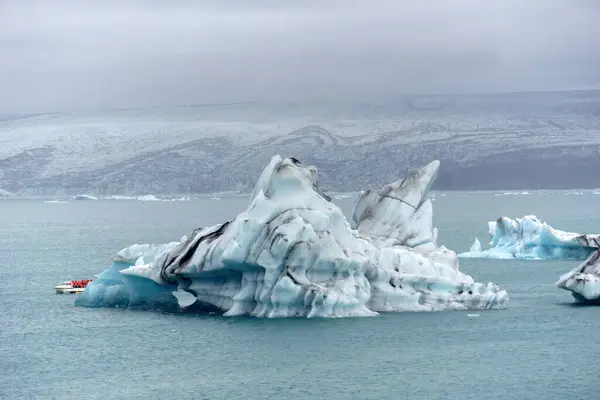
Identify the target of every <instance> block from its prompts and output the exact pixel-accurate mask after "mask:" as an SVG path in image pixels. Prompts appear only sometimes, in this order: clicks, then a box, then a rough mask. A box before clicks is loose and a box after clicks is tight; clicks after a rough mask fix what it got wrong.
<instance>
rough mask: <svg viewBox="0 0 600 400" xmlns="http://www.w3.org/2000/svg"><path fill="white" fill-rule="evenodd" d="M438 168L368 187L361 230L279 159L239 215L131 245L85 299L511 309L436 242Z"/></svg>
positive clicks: (322, 311) (305, 174)
mask: <svg viewBox="0 0 600 400" xmlns="http://www.w3.org/2000/svg"><path fill="white" fill-rule="evenodd" d="M438 168H439V162H438V161H434V162H432V163H430V164H428V165H427V166H425V167H423V168H422V169H420V170H418V171H414V172H412V173H411V174H410V175H409V176H408V177H407V178H405V179H402V180H399V181H396V182H394V183H392V184H389V185H386V186H385V187H384V188H382V189H381V190H380V191H379V193H376V192H374V191H367V192H362V193H361V194H360V195H359V197H358V198H357V200H356V202H355V210H354V213H353V216H354V217H353V223H354V225H355V226H356V229H355V230H352V229H351V228H350V224H349V223H348V221H347V220H346V218H345V217H344V215H343V213H342V212H341V210H340V209H339V208H338V207H337V206H336V205H335V204H333V203H332V202H331V198H330V197H329V196H327V195H326V194H324V193H323V192H322V191H321V190H320V188H319V184H318V179H317V171H316V168H314V167H312V166H306V165H303V164H302V163H301V162H300V161H298V160H297V159H294V158H287V159H282V158H281V157H279V156H274V157H273V158H272V160H271V162H270V163H269V165H268V166H267V167H266V168H265V169H264V171H263V173H262V174H261V176H260V178H259V180H258V182H257V184H256V187H255V189H254V193H253V196H252V200H251V204H250V206H249V208H248V209H247V210H246V211H245V212H243V213H242V214H240V215H238V217H237V218H235V219H234V220H233V221H230V222H227V223H225V224H221V225H215V226H213V227H209V228H203V229H197V230H195V231H194V233H193V234H192V235H191V236H190V238H186V239H184V240H183V241H182V242H181V243H175V242H174V243H171V244H167V245H162V246H165V247H152V246H150V247H144V248H141V247H136V246H137V245H136V246H132V247H130V248H127V249H123V250H122V251H121V252H119V253H118V256H117V258H116V259H117V260H120V261H121V264H118V265H117V264H113V266H112V267H111V268H109V269H108V270H106V271H105V272H103V273H102V274H100V275H99V277H98V279H96V280H95V281H94V282H93V283H92V284H91V285H90V286H88V288H87V289H86V290H85V292H84V293H83V294H82V295H80V296H79V297H78V298H77V301H76V304H77V305H83V306H109V307H110V306H115V305H119V306H122V305H125V306H129V307H147V306H151V307H152V308H157V307H158V308H160V303H161V302H164V303H165V308H170V307H173V306H174V303H175V301H174V297H173V296H172V295H170V294H169V293H170V292H172V291H173V290H175V289H176V288H177V289H180V290H184V291H187V292H188V293H191V294H192V295H194V297H196V302H195V304H194V305H192V306H191V308H192V309H195V310H204V311H206V310H208V311H211V312H216V311H218V312H220V313H224V315H226V316H235V315H252V316H258V317H350V316H372V315H377V314H378V313H379V312H385V311H436V310H443V309H470V308H473V309H489V308H503V307H504V306H505V304H506V303H507V301H508V296H507V294H506V292H505V291H503V290H501V289H500V288H498V286H496V285H494V284H492V283H488V284H481V283H475V282H474V281H473V279H472V278H471V277H470V276H468V275H465V274H463V273H461V272H460V271H459V270H458V260H457V257H456V254H455V253H454V252H452V251H450V250H448V249H446V248H445V247H443V246H442V247H438V246H437V229H435V228H434V227H433V223H432V216H433V215H432V205H431V201H430V200H428V198H427V196H428V192H429V189H430V188H431V185H432V184H433V181H434V180H435V178H436V176H437V172H438ZM145 246H147V245H145ZM140 249H141V250H140ZM140 256H142V259H141V261H140V260H139V258H140ZM123 267H125V269H123ZM121 269H123V270H122V271H121ZM189 308H190V307H188V309H189Z"/></svg>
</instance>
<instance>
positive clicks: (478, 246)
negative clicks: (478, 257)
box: [469, 238, 481, 253]
mask: <svg viewBox="0 0 600 400" xmlns="http://www.w3.org/2000/svg"><path fill="white" fill-rule="evenodd" d="M480 251H481V242H480V241H479V239H477V238H475V241H474V242H473V244H472V245H471V248H470V249H469V252H470V253H476V252H480Z"/></svg>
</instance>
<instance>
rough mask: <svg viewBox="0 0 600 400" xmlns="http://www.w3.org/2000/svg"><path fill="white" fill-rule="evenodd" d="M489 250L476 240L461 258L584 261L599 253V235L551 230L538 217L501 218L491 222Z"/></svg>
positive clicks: (489, 223) (460, 255) (489, 227)
mask: <svg viewBox="0 0 600 400" xmlns="http://www.w3.org/2000/svg"><path fill="white" fill-rule="evenodd" d="M488 232H489V235H490V236H491V238H492V239H491V241H490V245H491V246H492V247H491V248H489V249H486V250H482V249H481V244H480V243H479V240H478V239H477V238H476V239H475V242H474V243H473V245H472V246H471V249H470V250H469V251H468V252H465V253H460V254H459V255H458V257H459V258H488V259H499V260H504V259H519V260H564V259H576V260H585V259H586V258H588V257H589V256H590V254H591V253H593V252H594V251H595V250H596V247H595V245H590V244H593V243H594V240H595V239H596V238H597V237H598V235H586V234H580V233H573V232H565V231H561V230H558V229H554V228H552V227H551V226H550V225H548V224H547V223H545V222H542V221H540V220H539V219H538V218H537V217H536V216H535V215H526V216H524V217H523V218H515V219H511V218H508V217H500V218H498V220H497V221H490V222H488Z"/></svg>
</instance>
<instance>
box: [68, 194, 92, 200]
mask: <svg viewBox="0 0 600 400" xmlns="http://www.w3.org/2000/svg"><path fill="white" fill-rule="evenodd" d="M73 200H98V198H97V197H95V196H90V195H89V194H78V195H75V196H73Z"/></svg>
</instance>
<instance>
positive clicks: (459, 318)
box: [0, 192, 600, 400]
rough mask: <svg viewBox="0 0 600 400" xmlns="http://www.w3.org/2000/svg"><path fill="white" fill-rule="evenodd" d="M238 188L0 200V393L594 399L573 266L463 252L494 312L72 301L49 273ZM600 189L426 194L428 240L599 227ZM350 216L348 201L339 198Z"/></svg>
mask: <svg viewBox="0 0 600 400" xmlns="http://www.w3.org/2000/svg"><path fill="white" fill-rule="evenodd" d="M247 201H248V199H247V198H244V197H232V198H222V199H221V200H209V199H201V200H194V201H190V202H140V201H102V200H101V201H70V202H69V203H67V204H50V203H44V202H43V201H42V200H4V201H1V200H0V281H1V282H2V285H0V371H2V373H1V374H0V398H2V399H124V398H127V399H211V400H212V399H267V398H268V399H271V398H275V399H276V398H285V399H384V398H385V399H488V400H491V399H569V400H572V399H595V400H597V399H599V398H600V383H599V379H598V377H597V376H596V372H597V368H598V356H599V355H600V341H598V340H596V338H597V335H598V333H599V332H600V310H599V309H598V308H594V307H581V306H576V305H574V304H573V301H572V298H571V296H570V295H569V294H568V293H567V292H565V291H561V290H559V289H557V288H556V287H555V286H554V282H555V281H556V280H557V278H558V276H559V275H560V274H562V273H564V272H566V271H567V270H569V269H571V268H573V267H574V266H575V265H576V264H577V262H573V261H565V262H550V261H548V262H516V261H515V262H512V261H511V262H508V261H493V260H462V261H461V267H462V269H463V270H464V271H466V272H467V273H469V274H471V275H472V276H473V277H474V278H475V279H476V280H478V281H493V282H495V283H497V284H500V285H501V286H503V287H504V288H506V289H507V290H508V292H509V295H510V298H511V300H510V302H509V305H508V308H507V309H506V310H499V311H481V312H479V314H480V316H479V317H477V318H469V317H467V314H468V313H467V312H438V313H398V314H385V315H381V316H379V317H376V318H353V319H332V320H305V319H289V320H259V319H253V318H223V317H215V316H196V315H185V314H167V313H160V312H151V311H130V310H119V309H87V308H79V307H74V306H73V301H74V297H73V296H69V295H56V294H54V292H53V286H54V284H55V283H57V282H58V281H61V280H65V279H71V278H72V279H76V278H91V277H93V275H94V274H95V273H98V272H100V271H101V270H103V269H104V268H105V267H107V266H108V265H109V264H110V257H111V256H112V255H113V254H114V253H115V252H116V251H117V250H119V249H121V248H123V247H125V246H128V245H130V244H133V243H145V242H165V241H171V240H176V239H179V238H180V237H181V236H182V235H184V234H186V233H188V232H190V231H191V230H192V229H194V228H196V227H198V226H205V225H210V224H214V223H218V222H222V221H224V220H226V219H230V218H232V217H234V216H235V214H237V212H239V211H241V210H242V209H244V208H245V206H246V204H247ZM598 201H600V196H598V195H594V194H591V193H585V194H583V195H580V196H567V195H565V193H564V192H554V193H535V192H532V194H530V195H519V196H495V195H494V194H493V193H460V192H459V193H447V195H446V196H440V195H439V194H438V196H437V197H436V201H435V203H434V212H435V222H436V225H437V226H438V228H439V230H440V242H441V243H442V244H445V245H446V246H448V247H450V248H452V249H454V250H456V251H466V250H468V248H469V246H470V244H471V242H472V241H473V238H474V236H476V235H477V236H479V238H480V240H481V241H482V243H483V244H484V247H485V243H486V242H487V221H488V220H491V219H496V218H497V217H498V216H500V215H507V216H522V215H525V214H536V215H538V217H540V218H541V219H544V220H546V221H548V222H549V223H550V224H551V225H553V226H554V227H557V228H559V229H564V230H572V231H576V232H581V233H599V232H600V212H599V211H598V207H597V204H598ZM336 202H337V203H338V204H340V205H341V207H342V209H343V210H344V212H346V214H347V215H349V212H350V210H351V207H352V199H343V200H336Z"/></svg>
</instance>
